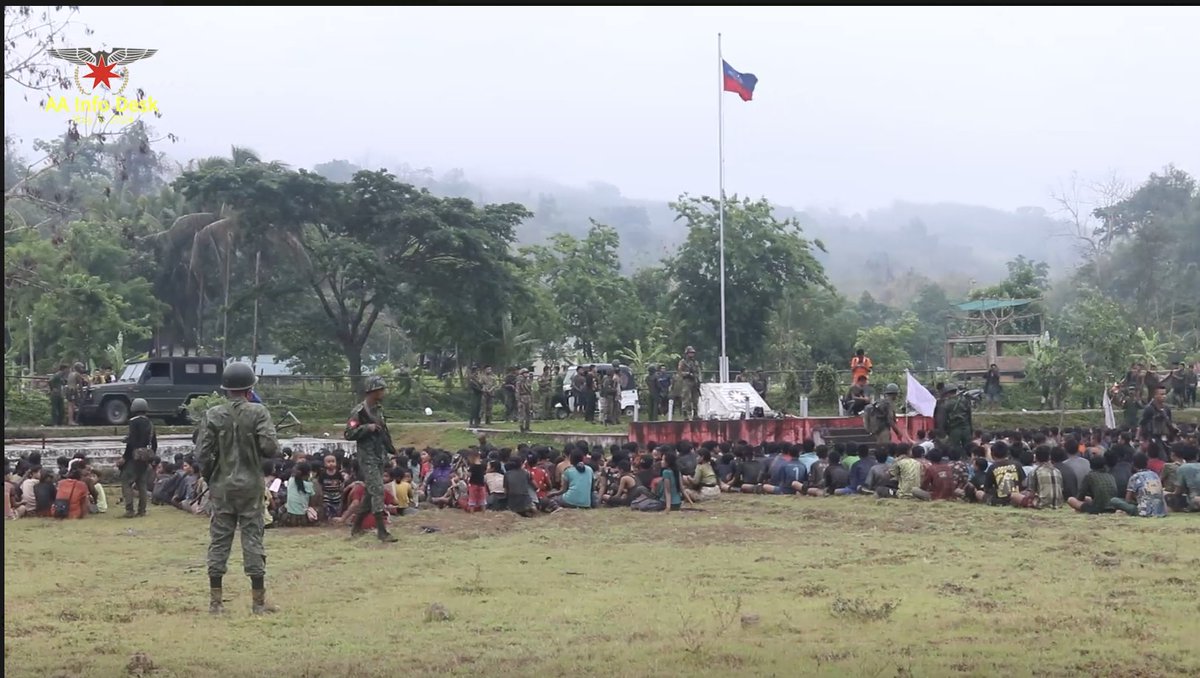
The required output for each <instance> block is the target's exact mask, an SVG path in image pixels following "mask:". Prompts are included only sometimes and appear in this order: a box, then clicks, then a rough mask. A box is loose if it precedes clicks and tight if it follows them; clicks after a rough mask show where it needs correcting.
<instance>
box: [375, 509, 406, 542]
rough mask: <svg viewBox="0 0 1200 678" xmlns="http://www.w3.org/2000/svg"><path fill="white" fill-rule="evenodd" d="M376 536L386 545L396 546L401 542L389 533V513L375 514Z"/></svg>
mask: <svg viewBox="0 0 1200 678" xmlns="http://www.w3.org/2000/svg"><path fill="white" fill-rule="evenodd" d="M375 535H376V536H378V537H379V541H381V542H383V543H385V544H394V543H396V542H398V541H400V540H399V539H396V538H395V537H393V536H392V533H391V532H388V531H387V513H385V512H383V511H380V512H379V513H376V514H375Z"/></svg>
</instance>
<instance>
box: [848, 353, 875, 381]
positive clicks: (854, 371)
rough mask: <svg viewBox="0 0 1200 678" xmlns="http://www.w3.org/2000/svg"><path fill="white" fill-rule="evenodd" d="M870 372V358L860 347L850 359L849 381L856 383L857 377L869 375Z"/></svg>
mask: <svg viewBox="0 0 1200 678" xmlns="http://www.w3.org/2000/svg"><path fill="white" fill-rule="evenodd" d="M870 374H871V359H870V358H868V357H867V352H866V351H864V350H862V349H861V348H860V349H858V351H857V352H855V354H854V357H853V358H851V359H850V383H852V384H853V383H858V378H859V377H870Z"/></svg>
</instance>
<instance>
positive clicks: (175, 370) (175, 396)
mask: <svg viewBox="0 0 1200 678" xmlns="http://www.w3.org/2000/svg"><path fill="white" fill-rule="evenodd" d="M224 368H225V361H224V360H222V359H221V358H210V357H199V356H171V357H163V358H149V359H147V360H137V361H131V362H128V363H126V364H125V367H124V369H123V370H122V371H121V374H120V376H118V377H117V380H116V381H114V382H112V383H109V384H95V385H93V386H88V387H87V389H86V390H85V391H84V393H83V396H82V400H81V402H80V404H79V420H80V423H101V424H109V425H112V426H121V425H123V424H125V423H127V422H128V421H129V405H130V403H132V402H133V400H134V399H135V398H142V399H144V400H145V401H146V404H147V405H149V407H150V411H149V413H148V416H150V417H153V418H156V419H162V420H164V421H165V422H166V423H168V424H187V423H189V417H188V410H187V406H188V403H190V402H191V401H192V399H193V398H197V397H200V396H206V395H210V394H212V393H213V392H215V391H218V390H219V389H220V388H221V372H222V370H224Z"/></svg>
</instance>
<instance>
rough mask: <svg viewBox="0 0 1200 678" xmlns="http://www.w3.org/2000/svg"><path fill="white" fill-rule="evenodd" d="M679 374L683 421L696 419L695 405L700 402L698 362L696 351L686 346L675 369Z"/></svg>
mask: <svg viewBox="0 0 1200 678" xmlns="http://www.w3.org/2000/svg"><path fill="white" fill-rule="evenodd" d="M676 372H678V373H679V396H680V398H681V400H682V402H681V403H680V408H679V409H680V410H682V412H683V418H684V419H696V418H698V417H699V413H698V412H697V411H696V405H697V403H698V402H699V400H700V361H699V360H696V349H695V348H692V347H691V346H688V347H687V348H686V349H684V350H683V359H682V360H680V361H679V365H678V367H677V369H676Z"/></svg>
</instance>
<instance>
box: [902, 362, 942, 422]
mask: <svg viewBox="0 0 1200 678" xmlns="http://www.w3.org/2000/svg"><path fill="white" fill-rule="evenodd" d="M904 377H905V379H907V384H906V385H905V390H906V391H907V392H908V396H907V397H908V404H909V405H912V406H913V409H914V410H916V411H917V412H918V413H920V414H922V415H924V416H926V417H932V416H933V408H935V407H937V398H935V397H934V396H933V394H932V393H930V392H929V389H927V388H925V387H924V386H922V385H921V382H919V381H917V378H916V377H914V376H913V375H912V373H911V372H909V371H908V370H904Z"/></svg>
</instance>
